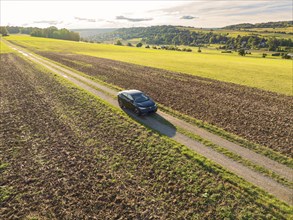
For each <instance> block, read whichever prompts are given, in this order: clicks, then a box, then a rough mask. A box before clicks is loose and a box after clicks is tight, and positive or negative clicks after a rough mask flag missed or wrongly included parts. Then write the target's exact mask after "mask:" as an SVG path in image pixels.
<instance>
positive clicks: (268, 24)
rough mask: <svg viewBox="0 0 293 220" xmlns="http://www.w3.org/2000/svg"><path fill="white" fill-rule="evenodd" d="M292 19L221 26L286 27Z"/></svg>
mask: <svg viewBox="0 0 293 220" xmlns="http://www.w3.org/2000/svg"><path fill="white" fill-rule="evenodd" d="M292 25H293V21H277V22H265V23H256V24H250V23H242V24H235V25H229V26H226V27H223V29H231V30H239V29H250V28H286V27H292Z"/></svg>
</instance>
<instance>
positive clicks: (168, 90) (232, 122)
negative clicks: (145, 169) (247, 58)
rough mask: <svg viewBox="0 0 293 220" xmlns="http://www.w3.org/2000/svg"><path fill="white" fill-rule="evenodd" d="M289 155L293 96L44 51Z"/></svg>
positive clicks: (78, 67)
mask: <svg viewBox="0 0 293 220" xmlns="http://www.w3.org/2000/svg"><path fill="white" fill-rule="evenodd" d="M39 53H40V54H41V55H42V56H45V57H47V58H49V59H52V60H55V61H57V62H60V63H62V64H65V65H67V66H70V67H72V68H74V69H77V70H79V71H82V72H84V73H86V74H88V75H90V76H94V77H97V78H98V79H100V80H103V81H105V82H107V83H111V84H114V85H118V86H120V87H122V88H126V89H133V88H135V89H140V90H143V91H145V92H147V93H148V94H149V95H150V96H152V97H153V98H154V99H155V100H156V101H158V102H160V103H162V104H163V105H165V106H168V107H170V108H172V109H175V110H177V111H180V112H182V113H184V114H187V115H189V116H192V117H194V118H197V119H201V120H203V121H206V122H208V123H211V124H213V125H216V126H218V127H221V128H224V129H225V130H227V131H229V132H231V133H234V134H237V135H239V136H241V137H244V138H246V139H248V140H250V141H253V142H255V143H258V144H261V145H264V146H267V147H270V148H272V149H274V150H276V151H278V152H281V153H283V154H285V155H287V156H292V150H293V139H292V131H293V123H292V122H293V97H292V96H286V95H280V94H276V93H272V92H267V91H263V90H259V89H254V88H250V87H245V86H240V85H236V84H232V83H224V82H220V81H215V80H211V79H206V78H201V77H197V76H191V75H187V74H182V73H176V72H170V71H166V70H162V69H156V68H150V67H144V66H139V65H134V64H129V63H124V62H119V61H114V60H109V59H103V58H96V57H91V56H85V55H74V54H62V53H53V52H39Z"/></svg>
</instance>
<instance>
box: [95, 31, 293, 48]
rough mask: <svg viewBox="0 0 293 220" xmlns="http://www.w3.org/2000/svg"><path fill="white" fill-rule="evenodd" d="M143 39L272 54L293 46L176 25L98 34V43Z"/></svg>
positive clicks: (286, 43)
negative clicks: (252, 50) (270, 52)
mask: <svg viewBox="0 0 293 220" xmlns="http://www.w3.org/2000/svg"><path fill="white" fill-rule="evenodd" d="M117 38H118V39H123V40H128V39H133V38H141V39H142V42H144V43H146V44H153V45H175V46H176V45H186V46H201V45H203V44H222V45H224V48H223V49H235V50H237V49H240V48H245V49H260V48H268V49H269V50H271V51H275V50H280V47H285V48H286V47H287V49H288V48H290V47H293V42H292V40H291V39H279V38H275V37H272V38H264V37H260V36H259V35H257V34H254V35H249V36H240V35H238V36H237V37H231V36H229V35H228V34H227V33H224V34H223V33H215V32H213V31H210V32H202V31H197V32H196V31H190V30H188V29H186V28H182V27H177V26H152V27H135V28H121V29H118V30H116V31H114V32H111V33H105V34H101V35H97V36H96V38H95V40H96V41H105V40H115V39H117Z"/></svg>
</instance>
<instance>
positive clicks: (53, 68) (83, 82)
mask: <svg viewBox="0 0 293 220" xmlns="http://www.w3.org/2000/svg"><path fill="white" fill-rule="evenodd" d="M40 65H42V64H40ZM47 65H49V64H47ZM49 66H50V65H49ZM52 68H53V67H52ZM54 69H55V72H56V67H55V68H53V70H54ZM51 70H52V69H51ZM57 71H58V72H59V74H61V75H63V74H62V73H60V71H61V72H62V70H60V67H59V70H57ZM63 72H64V71H63ZM65 73H66V72H65ZM69 74H70V73H69ZM63 76H64V75H63ZM64 77H65V76H64ZM66 78H68V77H66ZM70 78H72V77H71V74H70ZM68 80H70V79H68ZM71 81H72V80H71ZM77 81H78V80H77ZM79 84H84V82H79ZM175 140H176V139H175Z"/></svg>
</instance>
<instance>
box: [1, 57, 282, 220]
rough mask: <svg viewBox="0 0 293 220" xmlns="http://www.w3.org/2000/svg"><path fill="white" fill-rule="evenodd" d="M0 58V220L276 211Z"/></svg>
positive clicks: (19, 63) (71, 92) (89, 102)
mask: <svg viewBox="0 0 293 220" xmlns="http://www.w3.org/2000/svg"><path fill="white" fill-rule="evenodd" d="M1 63H2V64H5V65H3V66H2V65H1V72H0V73H1V91H2V93H1V108H0V110H1V117H0V122H1V123H0V124H1V136H0V137H1V142H0V150H1V154H0V162H1V163H8V167H7V168H6V169H5V170H4V171H3V170H1V176H0V178H1V179H0V180H1V181H0V186H1V190H2V188H3V187H4V188H7V189H8V191H9V192H10V196H9V197H8V198H6V199H4V200H2V197H0V198H1V200H0V218H1V219H22V218H41V219H46V218H47V219H180V218H182V219H186V218H190V219H192V218H200V219H211V218H218V219H220V218H225V217H229V218H247V217H249V216H254V217H256V216H258V217H259V216H261V217H262V218H266V217H267V218H268V217H270V216H271V217H272V215H273V216H275V217H276V218H279V219H282V218H284V216H283V215H282V214H280V212H279V211H278V210H277V209H275V208H270V207H268V206H267V205H265V204H261V203H258V202H255V201H257V200H258V199H259V197H258V195H257V194H256V193H255V192H254V191H252V192H246V191H245V190H243V189H242V188H241V187H240V188H239V186H235V185H233V184H231V183H230V182H229V181H226V180H223V179H222V178H221V176H220V175H219V174H217V172H216V171H215V170H213V168H211V167H210V166H209V165H208V164H206V163H204V162H199V161H194V160H190V159H188V158H189V157H186V156H184V155H183V154H182V153H180V151H178V148H176V147H174V148H173V147H172V145H171V144H170V143H168V142H165V141H164V140H163V139H161V138H160V137H159V136H158V135H156V134H153V133H152V132H150V131H147V130H146V129H144V128H143V127H141V126H139V125H137V124H133V123H128V122H127V121H125V118H121V117H122V116H120V115H116V114H115V113H114V112H112V111H111V109H109V108H108V107H107V106H105V105H103V104H101V103H98V102H97V101H94V100H93V99H92V98H91V97H89V96H81V95H79V94H80V93H77V92H76V88H74V87H71V86H68V87H65V86H63V85H62V84H60V83H57V82H56V79H55V78H54V77H52V76H49V75H48V74H45V73H42V72H40V70H38V69H35V68H34V67H33V66H32V65H30V64H28V63H26V62H25V61H24V60H22V59H20V58H19V57H17V56H15V55H12V54H9V55H1Z"/></svg>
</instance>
